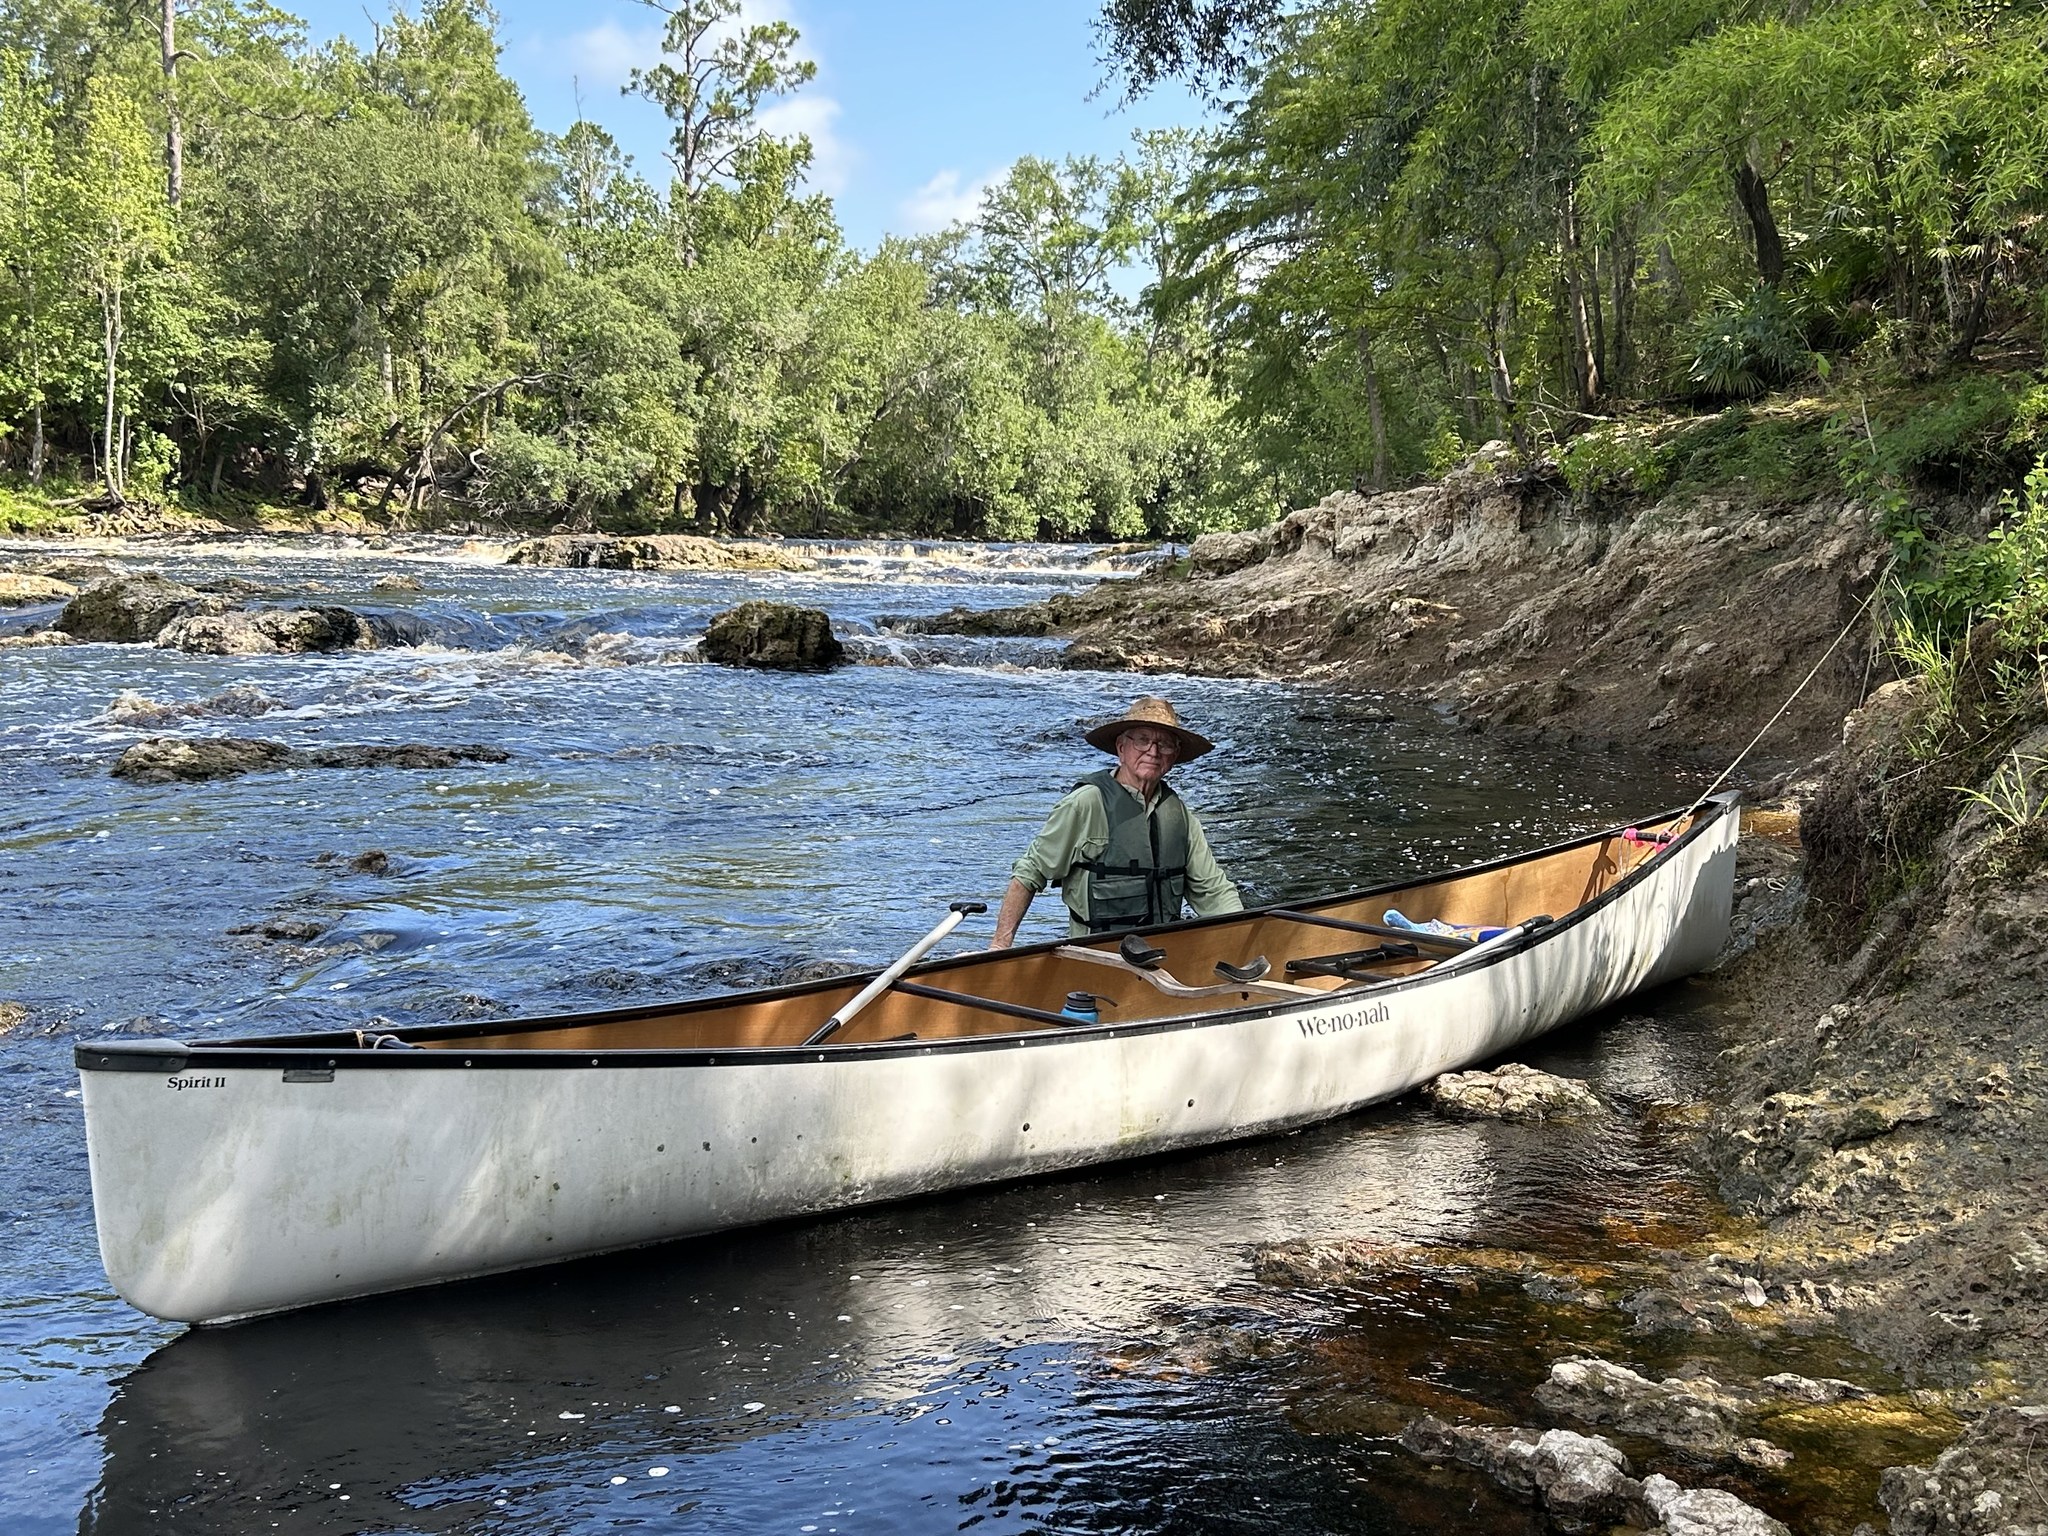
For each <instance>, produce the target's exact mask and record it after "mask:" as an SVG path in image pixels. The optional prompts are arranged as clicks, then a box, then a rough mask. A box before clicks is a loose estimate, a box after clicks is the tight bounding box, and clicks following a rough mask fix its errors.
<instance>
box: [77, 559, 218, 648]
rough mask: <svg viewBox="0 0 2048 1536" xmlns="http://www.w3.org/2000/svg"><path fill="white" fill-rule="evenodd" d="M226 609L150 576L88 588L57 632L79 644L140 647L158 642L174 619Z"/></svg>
mask: <svg viewBox="0 0 2048 1536" xmlns="http://www.w3.org/2000/svg"><path fill="white" fill-rule="evenodd" d="M226 607H227V600H226V599H225V598H221V597H210V596H208V595H207V594H206V593H204V592H199V591H196V590H194V589H193V588H191V587H187V586H182V585H180V584H179V583H177V582H175V581H167V580H165V579H164V578H163V577H162V576H159V575H158V574H156V572H154V571H145V572H144V573H143V574H142V575H140V576H116V577H115V578H114V579H113V580H112V581H103V582H101V583H100V584H99V585H98V586H93V587H87V588H86V589H85V590H84V591H83V592H81V593H79V594H78V596H76V597H74V598H72V599H71V601H70V602H68V603H66V604H65V605H64V611H63V612H62V613H61V614H59V615H58V616H57V622H56V625H55V626H54V627H55V628H57V629H60V630H62V631H63V632H64V633H65V634H67V635H70V636H71V637H72V638H73V639H75V640H103V641H113V642H115V643H118V644H122V645H141V644H145V643H147V642H148V641H151V640H154V639H155V638H156V637H157V635H158V634H159V633H161V632H162V630H163V628H164V626H165V625H167V624H169V623H170V622H171V621H172V620H173V619H180V618H183V617H185V615H187V614H193V613H219V612H220V611H221V610H222V609H224V608H226Z"/></svg>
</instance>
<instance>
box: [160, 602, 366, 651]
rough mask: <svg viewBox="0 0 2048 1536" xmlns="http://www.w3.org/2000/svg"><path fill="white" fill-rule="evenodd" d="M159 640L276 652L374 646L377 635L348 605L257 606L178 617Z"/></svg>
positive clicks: (179, 647) (181, 647) (180, 647)
mask: <svg viewBox="0 0 2048 1536" xmlns="http://www.w3.org/2000/svg"><path fill="white" fill-rule="evenodd" d="M156 643H157V645H158V646H159V647H161V648H162V649H164V650H167V651H190V652H193V653H195V654H198V655H203V656H276V655H298V654H303V653H305V652H309V651H352V650H353V651H364V650H373V649H375V648H376V645H377V637H376V634H375V632H374V631H372V629H371V628H370V626H369V625H367V624H365V623H364V622H363V620H362V617H361V616H360V615H359V614H356V613H355V612H353V611H351V610H350V609H347V608H256V609H238V610H236V611H234V612H232V613H195V614H188V615H186V616H185V617H183V618H177V619H173V620H172V621H171V622H170V623H169V624H167V625H165V626H164V629H163V632H162V633H161V634H159V635H158V636H157V637H156Z"/></svg>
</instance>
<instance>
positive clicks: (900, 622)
mask: <svg viewBox="0 0 2048 1536" xmlns="http://www.w3.org/2000/svg"><path fill="white" fill-rule="evenodd" d="M1057 622H1058V620H1057V619H1056V617H1055V616H1054V614H1053V611H1052V609H1051V607H1050V606H1049V605H1048V604H1045V603H1025V604H1023V605H1022V606H1021V607H1016V608H948V609H947V610H946V611H945V612H944V613H929V614H900V613H885V614H883V615H881V616H880V617H879V618H877V619H876V620H875V627H876V628H877V629H882V630H887V631H889V632H891V633H893V634H899V635H975V636H982V637H987V638H994V639H1004V640H1010V639H1017V638H1024V639H1034V640H1035V639H1037V638H1039V637H1040V636H1043V635H1048V634H1050V633H1052V629H1053V626H1054V624H1056V623H1057Z"/></svg>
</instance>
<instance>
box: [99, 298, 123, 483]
mask: <svg viewBox="0 0 2048 1536" xmlns="http://www.w3.org/2000/svg"><path fill="white" fill-rule="evenodd" d="M100 352H101V356H102V357H103V358H104V360H105V362H106V374H105V386H106V387H105V389H104V391H103V400H102V403H103V404H104V406H105V411H104V413H103V415H102V430H101V433H100V446H101V455H100V468H101V470H102V471H103V474H104V478H105V480H106V484H107V495H108V496H110V497H112V498H113V499H114V500H115V501H120V500H121V499H122V498H121V468H120V461H121V445H120V443H119V441H118V440H117V439H116V438H115V436H114V382H115V379H116V377H117V375H116V372H115V365H116V363H117V362H118V360H119V358H120V356H121V300H120V296H119V295H118V294H105V293H103V294H102V295H101V296H100Z"/></svg>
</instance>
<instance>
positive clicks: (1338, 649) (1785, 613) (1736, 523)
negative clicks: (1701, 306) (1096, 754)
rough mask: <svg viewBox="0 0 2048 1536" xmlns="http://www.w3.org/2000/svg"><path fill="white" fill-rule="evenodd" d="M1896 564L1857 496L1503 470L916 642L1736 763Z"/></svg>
mask: <svg viewBox="0 0 2048 1536" xmlns="http://www.w3.org/2000/svg"><path fill="white" fill-rule="evenodd" d="M1881 563H1882V552H1881V544H1880V541H1879V539H1878V537H1877V535H1876V534H1875V532H1874V531H1873V529H1872V519H1871V517H1870V514H1869V513H1868V512H1867V511H1866V510H1865V509H1864V508H1862V507H1861V506H1859V505H1857V504H1856V503H1854V502H1852V501H1847V500H1845V499H1843V498H1841V497H1839V496H1837V497H1833V498H1826V499H1820V500H1812V501H1803V502H1798V503H1787V502H1784V501H1779V500H1771V499H1767V498H1751V497H1748V496H1746V495H1744V494H1743V493H1742V492H1741V491H1740V489H1739V488H1738V489H1737V490H1735V491H1731V492H1724V493H1722V494H1718V495H1710V496H1701V495H1698V494H1692V493H1688V494H1686V495H1684V496H1673V497H1671V498H1668V499H1667V500H1664V501H1660V502H1653V503H1643V502H1633V503H1624V502H1614V503H1605V504H1603V503H1597V502H1596V503H1593V504H1587V503H1585V502H1582V501H1580V500H1578V499H1576V498H1574V497H1573V495H1572V494H1571V492H1570V491H1569V489H1568V488H1567V487H1566V485H1565V484H1564V482H1563V480H1562V479H1561V478H1560V477H1559V476H1558V475H1557V474H1556V472H1555V471H1552V470H1549V469H1546V468H1538V469H1534V470H1524V469H1513V468H1510V467H1508V466H1506V465H1505V464H1503V463H1500V462H1497V461H1495V460H1491V459H1488V458H1486V457H1484V456H1482V457H1480V458H1478V459H1475V460H1474V461H1472V462H1471V463H1470V464H1468V465H1466V466H1464V467H1463V468H1461V469H1459V470H1457V471H1454V472H1453V473H1452V474H1450V475H1448V476H1447V477H1445V478H1444V479H1443V480H1442V481H1440V482H1436V483H1433V484H1430V485H1424V486H1419V487H1416V488H1414V489H1411V490H1404V491H1395V492H1389V493H1387V494H1384V495H1380V496H1373V497H1361V496H1354V495H1349V494H1342V495H1336V496H1331V497H1328V498H1327V499H1325V500H1324V501H1323V502H1322V503H1320V504H1319V505H1317V506H1314V507H1311V508H1308V509H1306V510H1304V511H1300V512H1296V513H1293V514H1292V515H1290V516H1289V517H1287V518H1285V519H1284V520H1282V521H1281V522H1279V523H1277V524H1275V525H1273V526H1272V527H1270V528H1264V529H1257V530H1254V531H1251V532H1247V533H1227V534H1210V535H1206V536H1204V537H1203V538H1201V539H1199V540H1197V541H1196V543H1195V544H1194V546H1193V548H1192V550H1191V551H1190V554H1189V558H1188V559H1187V560H1186V561H1183V562H1179V563H1177V564H1174V565H1171V566H1168V567H1165V568H1162V569H1161V570H1160V571H1158V572H1156V573H1154V574H1151V575H1148V576H1145V577H1141V578H1138V579H1136V580H1131V581H1126V582H1111V583H1105V584H1103V585H1101V586H1097V587H1095V588H1093V589H1091V590H1089V591H1087V592H1083V593H1080V594H1077V595H1074V596H1071V597H1061V598H1056V599H1054V600H1052V601H1051V602H1048V603H1041V604H1033V605H1030V606H1027V607H1024V608H1017V609H1009V610H1004V611H1002V612H999V613H997V614H965V613H958V614H954V615H950V616H948V617H947V618H945V619H941V620H937V621H920V623H919V625H918V626H916V627H919V628H926V629H946V628H952V629H956V630H967V631H978V632H983V633H998V634H1002V633H1009V634H1040V635H1043V634H1052V635H1060V636H1065V637H1067V638H1069V639H1070V640H1071V642H1072V643H1071V644H1070V646H1069V647H1068V650H1067V653H1066V658H1065V664H1066V665H1068V666H1072V667H1089V668H1098V667H1100V668H1128V669H1131V670H1134V671H1192V672H1197V673H1202V674H1208V675H1222V676H1276V677H1287V678H1292V679H1296V680H1317V679H1326V680H1328V681H1330V682H1331V683H1332V684H1333V685H1337V686H1346V687H1358V688H1368V689H1388V690H1402V691H1409V692H1414V693H1419V694H1425V695H1427V696H1428V697H1429V698H1431V699H1432V700H1435V701H1438V702H1440V703H1442V704H1444V705H1446V706H1448V707H1451V708H1454V709H1455V710H1456V711H1457V712H1458V713H1459V714H1460V715H1461V716H1462V717H1464V718H1467V719H1470V720H1472V721H1474V722H1481V723H1486V724H1491V725H1496V726H1509V727H1518V728H1523V729H1533V730H1537V731H1541V732H1543V733H1545V734H1550V735H1555V736H1559V737H1565V738H1576V739H1580V740H1584V741H1586V742H1588V743H1589V744H1591V743H1597V742H1600V741H1619V740H1627V741H1633V742H1635V743H1637V744H1639V745H1649V746H1652V747H1655V748H1659V749H1663V748H1668V749H1669V750H1671V751H1672V752H1674V753H1680V754H1684V755H1686V756H1688V757H1693V758H1698V759H1699V760H1701V761H1707V760H1711V759H1715V758H1720V759H1723V760H1725V758H1726V757H1727V756H1732V754H1733V752H1734V751H1735V750H1737V749H1738V748H1739V747H1740V746H1741V744H1742V743H1743V742H1745V741H1746V740H1747V739H1748V738H1749V736H1750V735H1751V734H1752V733H1753V732H1754V730H1755V729H1756V727H1757V726H1759V725H1761V724H1762V723H1763V722H1764V720H1766V719H1767V718H1769V716H1770V714H1771V712H1772V711H1773V710H1775V709H1776V708H1777V706H1778V705H1779V704H1780V703H1781V702H1782V701H1783V700H1784V698H1785V696H1786V695H1787V694H1788V693H1790V692H1791V690H1792V688H1793V686H1794V685H1795V684H1796V683H1797V682H1798V681H1799V679H1800V678H1801V677H1802V676H1804V675H1805V673H1806V671H1807V669H1808V668H1809V667H1811V666H1812V665H1813V663H1814V661H1815V660H1816V659H1818V658H1819V657H1820V655H1821V654H1822V652H1823V651H1825V650H1826V649H1827V646H1828V644H1829V643H1830V642H1831V641H1832V640H1833V639H1834V638H1835V637H1836V635H1837V634H1839V633H1840V632H1841V630H1842V628H1843V626H1844V624H1845V623H1847V621H1848V620H1849V618H1850V617H1851V616H1852V615H1853V614H1854V613H1855V611H1856V609H1857V607H1858V606H1859V605H1860V604H1861V603H1862V601H1863V599H1864V597H1865V596H1866V595H1867V593H1868V591H1869V587H1870V583H1871V582H1872V580H1873V579H1874V577H1875V575H1876V573H1877V572H1878V570H1879V569H1880V566H1881ZM1871 665H1872V663H1871V656H1870V651H1869V646H1868V644H1867V643H1866V642H1865V641H1864V639H1863V638H1862V637H1861V636H1860V634H1858V635H1852V636H1851V637H1850V638H1849V640H1848V641H1847V642H1845V643H1844V644H1843V646H1842V647H1841V648H1840V649H1838V650H1837V652H1836V653H1835V655H1834V657H1833V658H1832V659H1831V661H1830V663H1829V665H1828V666H1827V668H1825V669H1824V670H1823V673H1822V675H1821V676H1820V677H1818V678H1816V679H1815V681H1814V683H1813V685H1812V686H1811V687H1810V688H1809V689H1808V690H1807V692H1806V694H1805V695H1804V696H1803V697H1802V699H1801V701H1800V704H1799V706H1798V707H1797V709H1796V710H1795V711H1794V713H1793V714H1792V716H1791V717H1789V718H1788V720H1787V722H1786V723H1785V724H1784V725H1783V726H1781V727H1780V728H1779V730H1778V731H1777V732H1776V733H1774V735H1773V738H1772V740H1771V742H1770V743H1769V744H1768V747H1769V756H1770V758H1771V760H1772V761H1774V762H1776V763H1778V764H1780V765H1784V764H1795V763H1805V762H1807V761H1810V760H1811V759H1812V757H1813V756H1815V755H1816V754H1817V753H1819V752H1821V751H1824V750H1826V749H1827V748H1828V747H1829V746H1830V745H1831V744H1832V742H1833V740H1834V737H1835V735H1836V732H1837V730H1838V728H1839V724H1840V721H1841V718H1842V715H1843V714H1844V712H1845V711H1847V710H1849V709H1851V708H1853V707H1854V706H1855V705H1856V704H1857V703H1858V702H1859V700H1860V699H1861V697H1862V695H1863V692H1864V691H1865V689H1866V688H1867V686H1868V684H1869V674H1870V671H1871Z"/></svg>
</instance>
